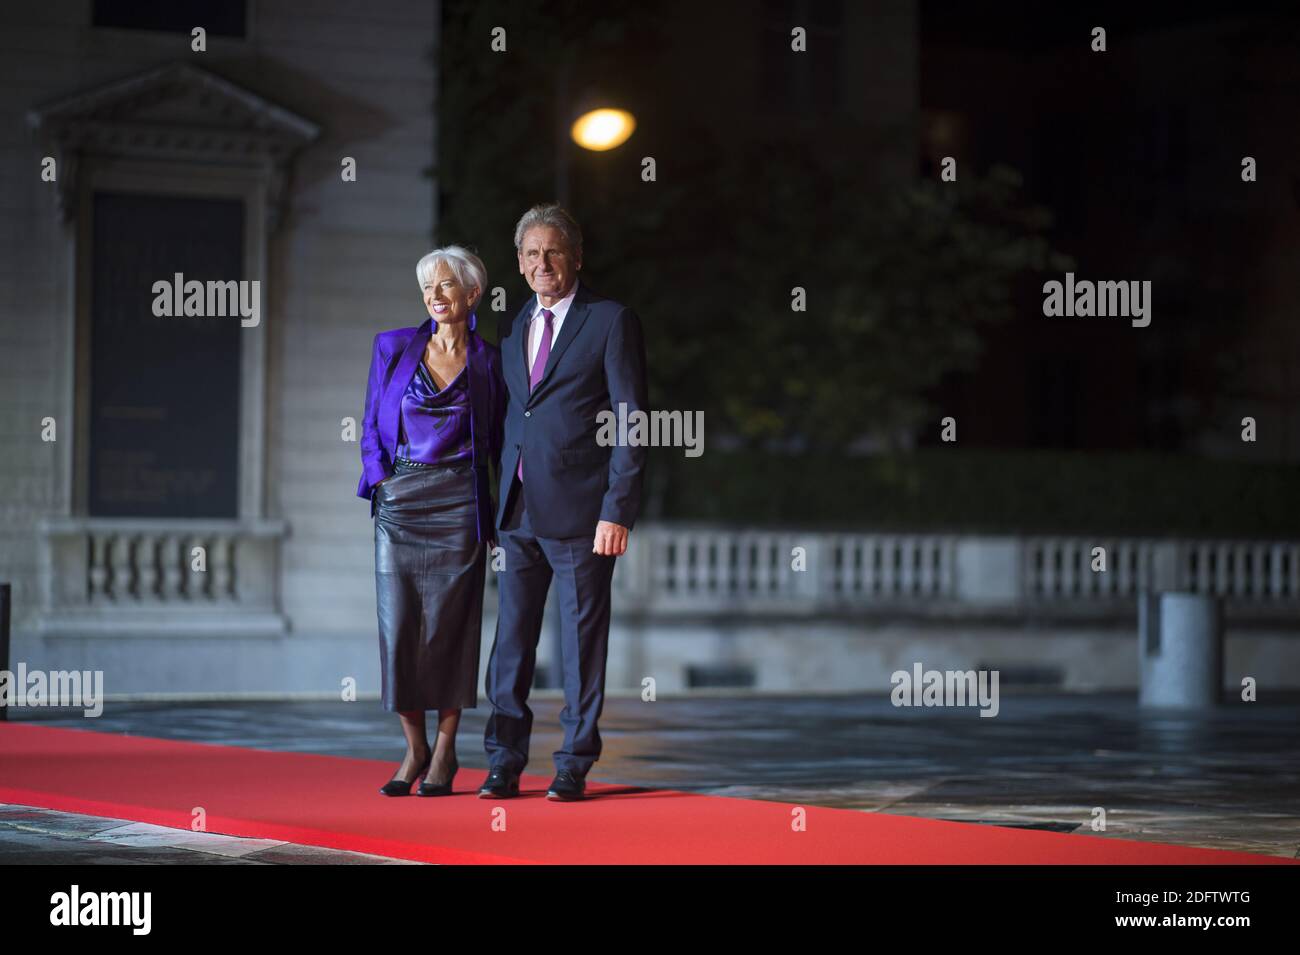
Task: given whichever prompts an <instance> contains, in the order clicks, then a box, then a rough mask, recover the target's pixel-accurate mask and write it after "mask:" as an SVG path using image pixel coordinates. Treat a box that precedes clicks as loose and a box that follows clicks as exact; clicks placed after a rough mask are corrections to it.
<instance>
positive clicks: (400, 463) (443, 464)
mask: <svg viewBox="0 0 1300 955" xmlns="http://www.w3.org/2000/svg"><path fill="white" fill-rule="evenodd" d="M472 466H473V465H472V464H471V463H470V462H469V461H439V462H438V463H437V464H430V463H429V462H427V461H412V460H411V459H410V458H394V459H393V467H395V468H397V467H403V468H468V467H472Z"/></svg>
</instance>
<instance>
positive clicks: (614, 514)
mask: <svg viewBox="0 0 1300 955" xmlns="http://www.w3.org/2000/svg"><path fill="white" fill-rule="evenodd" d="M536 307H537V297H536V296H535V295H534V296H533V297H531V298H529V299H528V301H527V302H526V303H525V304H524V307H523V308H522V309H520V311H519V313H518V314H517V315H516V316H515V317H514V319H513V320H512V321H510V322H509V323H503V324H502V328H501V365H502V369H503V371H504V374H505V380H506V388H507V389H508V390H509V392H510V401H509V403H508V405H507V407H506V421H505V443H504V446H503V447H502V452H501V485H500V494H499V495H498V506H497V526H498V527H501V526H502V524H503V522H504V520H505V509H506V504H507V500H508V493H509V490H510V484H511V482H512V481H513V480H514V477H515V466H516V464H517V463H518V461H519V455H520V453H521V452H522V453H523V458H524V485H523V492H524V506H525V507H526V508H527V510H528V520H529V522H530V523H531V524H532V528H533V532H534V533H535V534H536V535H537V536H538V537H594V536H595V533H596V522H597V521H612V522H613V523H615V524H622V525H623V526H624V527H627V528H631V527H632V525H633V524H634V523H635V521H636V518H637V514H638V512H639V511H640V507H641V483H642V473H643V471H644V470H645V462H646V449H645V447H627V446H622V447H620V446H614V447H602V446H601V445H599V444H598V443H597V442H596V434H597V432H598V431H599V430H600V423H599V422H598V421H597V420H596V415H597V414H599V413H600V412H601V411H606V410H608V411H613V412H614V413H615V414H618V412H619V405H620V404H622V405H623V406H624V412H625V413H628V414H630V413H631V412H633V411H647V410H648V409H647V408H646V360H645V341H644V339H643V337H642V334H641V321H640V319H638V318H637V316H636V313H635V312H634V311H632V309H630V308H628V307H627V306H625V305H620V304H619V303H618V302H615V301H611V300H610V299H607V298H604V297H603V296H601V295H598V294H596V293H595V292H593V291H592V290H591V289H589V288H588V287H587V286H586V285H584V284H583V283H582V282H579V283H578V288H577V292H576V293H575V294H574V297H573V302H572V303H571V304H570V306H569V311H568V313H567V314H566V315H565V316H564V322H563V323H562V324H561V325H560V332H559V335H557V336H556V339H555V343H554V345H553V346H552V347H551V353H550V357H549V358H548V359H547V361H546V368H545V370H544V372H543V374H542V378H541V380H540V381H539V382H538V384H537V387H536V388H535V389H534V390H533V391H532V392H531V393H530V392H529V388H528V378H529V375H528V353H527V348H528V319H529V318H530V317H531V316H532V314H533V311H534V309H535V308H536Z"/></svg>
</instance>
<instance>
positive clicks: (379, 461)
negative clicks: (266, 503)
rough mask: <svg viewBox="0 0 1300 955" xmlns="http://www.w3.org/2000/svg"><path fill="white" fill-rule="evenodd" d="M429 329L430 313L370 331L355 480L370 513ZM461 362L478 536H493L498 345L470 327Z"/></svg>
mask: <svg viewBox="0 0 1300 955" xmlns="http://www.w3.org/2000/svg"><path fill="white" fill-rule="evenodd" d="M566 321H567V318H566ZM473 327H474V321H473V319H472V318H471V325H470V328H471V329H473ZM432 334H433V319H431V318H430V319H426V320H425V322H424V324H423V325H421V326H419V327H418V328H394V329H392V330H391V331H387V332H380V333H379V334H378V335H376V336H375V344H374V348H373V351H372V354H371V357H370V377H369V379H368V381H367V383H366V407H365V413H364V415H363V417H362V429H361V468H362V473H361V481H360V483H359V484H358V485H357V497H366V498H370V514H371V516H374V513H375V500H374V488H375V485H376V484H378V483H379V482H380V481H382V480H383V479H384V478H386V477H388V476H389V475H391V474H392V473H393V456H394V454H395V453H396V450H397V438H398V422H399V419H400V418H401V413H402V395H403V394H405V393H406V387H407V385H409V384H410V383H411V376H413V375H414V374H415V369H416V366H417V365H419V363H420V361H421V360H422V359H423V357H424V349H425V346H426V345H428V344H429V337H430V336H431V335H432ZM465 366H466V370H467V371H466V373H467V378H468V385H469V416H470V433H471V436H472V439H473V440H472V441H471V446H472V448H473V452H474V454H473V467H474V494H475V500H476V502H477V505H478V508H477V509H478V539H479V540H481V541H486V540H495V538H496V532H495V530H494V529H493V528H494V522H493V512H494V507H493V503H492V483H491V480H490V479H489V476H488V466H489V465H491V466H492V467H494V468H495V467H499V466H500V462H501V435H502V422H503V420H504V418H505V408H506V390H505V382H504V381H503V380H502V368H501V351H500V349H498V348H497V346H495V345H493V344H491V343H490V342H486V341H484V340H483V339H482V338H481V337H480V336H479V334H478V333H477V332H475V331H472V330H471V331H470V333H469V349H468V352H467V354H466V356H465Z"/></svg>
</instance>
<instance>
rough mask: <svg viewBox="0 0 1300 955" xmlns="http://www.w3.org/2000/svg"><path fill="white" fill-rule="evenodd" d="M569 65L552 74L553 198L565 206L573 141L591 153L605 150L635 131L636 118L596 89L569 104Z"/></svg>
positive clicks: (614, 146) (624, 140)
mask: <svg viewBox="0 0 1300 955" xmlns="http://www.w3.org/2000/svg"><path fill="white" fill-rule="evenodd" d="M569 87H570V83H569V67H568V65H567V64H565V65H562V66H561V67H560V68H559V69H557V70H556V75H555V103H556V129H555V201H556V202H558V203H559V204H560V205H562V206H565V207H566V208H567V207H568V205H569V152H570V149H571V146H570V143H574V144H576V145H578V146H580V147H581V148H583V149H586V150H589V151H591V152H607V151H608V150H611V149H615V148H617V147H619V146H621V145H623V143H625V142H627V140H628V138H629V137H630V136H631V135H632V133H633V132H634V131H635V130H636V118H635V117H634V116H633V115H632V114H631V113H629V112H628V111H627V110H625V109H621V108H619V107H616V106H612V105H610V101H609V99H608V98H606V97H604V96H602V95H601V94H600V93H599V92H594V91H590V90H589V91H588V92H587V93H586V94H585V95H584V96H583V97H582V98H581V100H579V101H578V103H577V104H576V108H574V107H571V106H570V105H569Z"/></svg>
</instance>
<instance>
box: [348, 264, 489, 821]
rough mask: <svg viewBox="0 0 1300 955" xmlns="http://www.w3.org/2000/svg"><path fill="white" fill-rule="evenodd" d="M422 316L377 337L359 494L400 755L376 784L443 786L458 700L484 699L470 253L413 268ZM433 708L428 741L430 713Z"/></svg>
mask: <svg viewBox="0 0 1300 955" xmlns="http://www.w3.org/2000/svg"><path fill="white" fill-rule="evenodd" d="M415 272H416V276H417V278H418V279H419V283H420V294H421V297H422V298H423V300H424V307H425V310H426V311H427V312H428V314H429V318H428V320H427V321H425V322H424V324H422V325H420V326H419V327H418V328H397V329H393V330H392V331H387V332H381V333H380V334H379V335H377V336H376V337H375V344H374V352H373V355H372V358H371V365H370V379H369V384H368V386H367V389H366V409H365V417H364V427H363V431H362V439H361V460H362V466H363V470H364V473H363V474H362V477H361V483H360V485H359V486H358V488H357V494H358V495H359V496H361V497H368V498H370V501H371V513H372V515H373V516H374V518H375V528H374V530H375V593H376V598H377V599H376V605H377V610H378V620H379V648H380V664H381V686H382V697H383V706H384V708H385V709H386V710H390V711H396V712H397V713H398V714H399V715H400V717H401V721H402V729H403V732H404V733H405V736H406V742H407V750H406V757H405V759H403V761H402V765H401V766H400V767H399V769H398V772H397V775H396V776H395V777H394V778H393V779H391V780H390V781H389V782H387V783H386V784H385V785H384V786H383V787H382V788H381V789H380V792H381V793H383V794H384V795H386V796H404V795H408V794H409V792H410V788H411V784H412V783H414V782H415V780H416V778H417V777H418V776H421V775H423V774H424V773H425V772H426V771H427V772H428V776H427V777H426V779H425V780H424V782H422V783H421V785H420V788H419V795H421V796H441V795H448V794H450V793H451V791H452V790H451V787H452V783H453V780H454V778H455V775H456V730H457V727H458V725H459V722H460V711H461V709H462V708H463V707H466V706H468V707H474V706H477V705H478V695H477V681H478V665H479V642H480V634H481V631H482V622H483V586H484V583H485V571H486V552H487V549H488V548H489V547H490V546H491V544H492V536H493V524H492V517H493V513H494V509H493V506H492V495H491V485H490V482H489V475H488V468H489V464H491V465H493V466H496V465H497V463H498V462H499V460H500V455H501V429H502V421H503V418H504V415H505V386H504V382H503V380H502V376H501V353H500V351H499V350H498V349H497V348H496V347H495V346H494V345H490V344H488V343H487V342H485V341H483V340H482V339H481V338H480V337H479V335H478V333H477V332H476V331H475V327H476V325H477V322H476V320H475V316H474V307H475V306H476V305H477V304H478V302H479V300H480V298H481V296H482V294H483V289H484V288H485V287H486V285H487V271H486V269H484V267H483V263H482V262H481V261H480V260H479V258H478V256H476V255H474V254H473V253H472V252H469V251H467V250H466V249H463V248H461V247H460V246H447V247H446V248H442V249H435V250H434V251H433V252H430V253H429V254H428V255H426V256H424V257H423V258H422V259H420V261H419V263H418V264H417V265H416V269H415ZM433 709H436V710H438V737H437V741H436V743H435V745H434V747H432V748H430V746H429V740H428V735H427V732H426V728H425V711H426V710H433Z"/></svg>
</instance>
